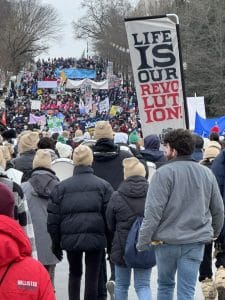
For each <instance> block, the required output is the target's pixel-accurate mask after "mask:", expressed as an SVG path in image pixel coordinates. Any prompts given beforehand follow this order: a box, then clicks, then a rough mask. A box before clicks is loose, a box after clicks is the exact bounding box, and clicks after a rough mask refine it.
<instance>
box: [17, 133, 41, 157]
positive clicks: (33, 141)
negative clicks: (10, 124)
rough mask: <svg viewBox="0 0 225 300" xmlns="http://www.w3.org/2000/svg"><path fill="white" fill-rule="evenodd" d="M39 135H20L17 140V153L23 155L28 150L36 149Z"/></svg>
mask: <svg viewBox="0 0 225 300" xmlns="http://www.w3.org/2000/svg"><path fill="white" fill-rule="evenodd" d="M38 141H39V134H38V133H37V132H29V133H26V134H24V135H22V136H21V137H20V139H19V152H20V153H23V152H26V151H29V150H35V149H37V143H38Z"/></svg>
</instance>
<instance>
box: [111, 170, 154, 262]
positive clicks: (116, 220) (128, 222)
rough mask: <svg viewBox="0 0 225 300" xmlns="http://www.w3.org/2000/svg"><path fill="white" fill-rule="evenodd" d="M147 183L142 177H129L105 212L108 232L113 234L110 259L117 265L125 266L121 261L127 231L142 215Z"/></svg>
mask: <svg viewBox="0 0 225 300" xmlns="http://www.w3.org/2000/svg"><path fill="white" fill-rule="evenodd" d="M147 190H148V182H147V180H146V179H145V178H144V177H142V176H130V177H128V178H127V179H126V180H124V181H123V182H122V183H121V185H120V186H119V188H118V191H117V192H114V193H113V195H112V197H111V199H110V201H109V204H108V207H107V210H106V219H107V224H108V227H109V230H110V231H111V232H114V238H113V245H112V250H111V256H110V259H111V261H112V262H113V263H115V264H117V265H122V266H125V262H124V260H123V256H124V251H125V245H126V240H127V236H128V233H129V230H130V228H131V226H132V224H133V222H134V221H135V220H136V218H137V216H143V215H144V207H145V198H146V195H147Z"/></svg>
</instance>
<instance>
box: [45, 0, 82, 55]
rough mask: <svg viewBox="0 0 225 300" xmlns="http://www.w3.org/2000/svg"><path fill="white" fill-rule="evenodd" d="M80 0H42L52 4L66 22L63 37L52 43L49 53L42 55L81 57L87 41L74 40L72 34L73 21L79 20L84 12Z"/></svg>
mask: <svg viewBox="0 0 225 300" xmlns="http://www.w3.org/2000/svg"><path fill="white" fill-rule="evenodd" d="M80 2H81V1H80V0H42V3H44V4H45V3H48V4H51V5H52V6H53V7H55V9H56V10H57V12H58V14H59V17H60V18H61V19H62V21H63V23H64V27H63V38H62V39H61V40H60V41H59V42H57V43H55V44H52V46H51V48H50V49H49V51H48V54H43V55H40V57H44V58H46V57H61V56H62V57H69V56H70V57H76V58H79V57H81V55H82V53H83V51H84V50H85V53H86V48H87V41H84V40H82V41H77V40H74V38H73V35H72V26H71V22H72V21H73V20H77V19H78V18H79V17H80V16H82V15H83V14H84V12H83V11H82V10H81V8H80Z"/></svg>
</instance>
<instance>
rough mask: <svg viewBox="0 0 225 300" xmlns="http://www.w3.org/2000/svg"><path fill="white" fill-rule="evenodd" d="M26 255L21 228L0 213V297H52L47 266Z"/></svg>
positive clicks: (42, 299)
mask: <svg viewBox="0 0 225 300" xmlns="http://www.w3.org/2000/svg"><path fill="white" fill-rule="evenodd" d="M30 255H31V246H30V243H29V240H28V239H27V237H26V236H25V234H24V232H23V229H22V228H21V227H20V225H19V224H18V223H17V222H16V221H15V220H13V219H11V218H9V217H6V216H3V215H0V299H4V300H12V299H13V300H21V299H23V300H55V295H54V291H53V288H52V284H51V281H50V277H49V275H48V272H47V270H46V269H45V268H44V267H43V266H42V265H41V264H40V263H39V262H38V261H37V260H35V259H33V258H31V257H30Z"/></svg>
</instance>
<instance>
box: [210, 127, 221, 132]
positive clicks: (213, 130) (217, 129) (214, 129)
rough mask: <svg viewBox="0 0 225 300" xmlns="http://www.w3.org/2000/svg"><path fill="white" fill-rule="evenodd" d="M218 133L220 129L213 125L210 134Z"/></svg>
mask: <svg viewBox="0 0 225 300" xmlns="http://www.w3.org/2000/svg"><path fill="white" fill-rule="evenodd" d="M219 131H220V128H219V126H218V125H214V126H213V127H212V128H211V132H216V133H219Z"/></svg>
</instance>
